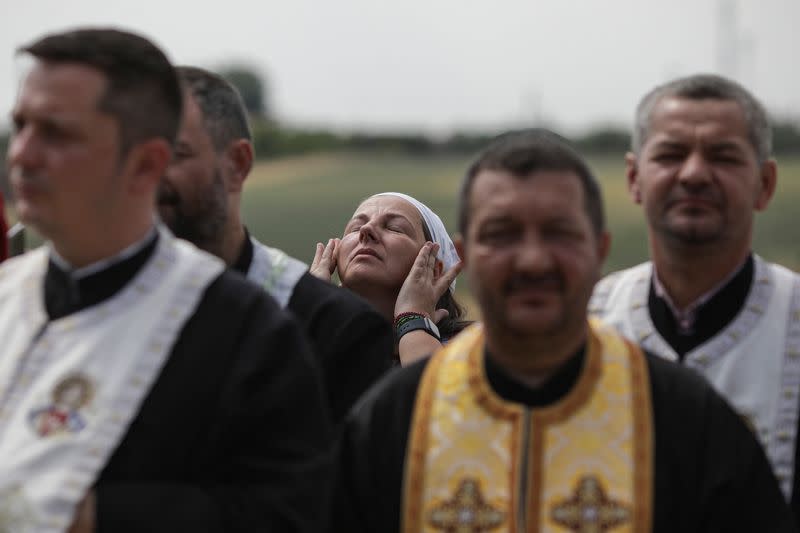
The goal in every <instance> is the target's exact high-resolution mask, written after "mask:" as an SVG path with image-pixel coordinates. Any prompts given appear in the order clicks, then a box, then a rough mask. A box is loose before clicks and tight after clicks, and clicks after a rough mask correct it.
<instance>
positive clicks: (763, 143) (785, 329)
mask: <svg viewBox="0 0 800 533" xmlns="http://www.w3.org/2000/svg"><path fill="white" fill-rule="evenodd" d="M771 145H772V134H771V130H770V126H769V121H768V119H767V113H766V111H765V110H764V107H763V106H762V105H761V103H760V102H759V101H758V100H757V99H756V98H755V97H754V96H753V95H752V94H750V93H749V92H748V91H747V90H746V89H745V88H743V87H742V86H740V85H739V84H737V83H735V82H733V81H730V80H727V79H725V78H722V77H719V76H714V75H695V76H690V77H687V78H680V79H677V80H673V81H670V82H668V83H666V84H664V85H661V86H659V87H656V88H655V89H653V90H652V91H650V92H649V93H648V94H647V95H646V96H645V97H644V98H643V99H642V101H641V103H640V104H639V106H638V108H637V111H636V120H635V125H634V133H633V139H632V151H631V153H629V154H627V156H626V158H625V160H626V165H627V178H628V190H629V192H630V196H631V199H632V200H633V201H634V202H635V203H637V204H640V205H641V206H642V208H643V210H644V214H645V218H646V221H647V228H648V236H649V241H650V257H651V261H648V262H646V263H643V264H641V265H638V266H635V267H633V268H630V269H627V270H623V271H620V272H616V273H613V274H611V275H609V276H608V277H607V278H606V279H604V280H603V281H601V282H600V283H599V284H598V286H597V288H596V289H595V294H594V297H593V299H592V301H591V303H590V312H591V313H592V314H594V315H596V316H597V317H599V318H601V319H602V320H603V321H605V322H607V323H608V324H611V325H613V326H615V327H616V328H617V329H618V330H619V331H620V332H621V333H623V334H624V335H626V336H627V337H629V338H631V339H633V340H634V341H636V342H639V343H641V344H642V346H643V347H644V348H645V349H647V350H649V351H651V352H653V353H655V354H658V355H660V356H662V357H665V358H667V359H669V360H671V361H678V362H681V363H682V364H684V365H685V366H688V367H690V368H693V369H695V370H697V371H698V372H700V373H701V374H702V375H704V376H705V377H706V378H707V379H708V380H709V381H710V382H711V383H712V385H714V387H715V388H716V390H717V391H718V392H719V393H720V394H722V395H723V396H724V397H725V398H726V399H727V400H728V401H729V402H730V403H731V405H732V406H733V407H734V409H736V411H737V412H738V413H739V414H740V415H742V417H743V418H744V419H745V420H746V421H747V422H748V424H749V425H750V426H751V429H752V430H753V431H754V432H755V433H756V435H757V436H758V437H759V440H760V441H761V443H762V444H763V445H764V448H765V450H766V452H767V456H768V457H769V459H770V462H771V463H772V467H773V469H774V471H775V474H776V476H777V478H778V480H779V482H780V484H781V489H782V490H783V493H784V495H785V496H786V498H787V500H791V502H792V507H793V509H794V512H795V516H796V517H798V518H800V494H798V493H800V476H798V474H797V472H798V471H797V466H798V464H800V455H798V453H800V448H798V446H797V436H798V422H799V420H798V412H800V358H799V357H798V353H800V328H799V327H798V324H800V322H798V317H800V276H798V275H797V274H796V273H794V272H792V271H790V270H788V269H786V268H783V267H782V266H780V265H776V264H773V263H769V262H767V261H765V260H764V259H762V258H761V257H759V256H758V255H757V254H755V253H754V252H753V251H752V238H753V227H754V223H755V221H754V218H755V214H756V212H758V211H763V210H765V209H766V208H767V207H768V205H769V202H770V200H771V198H772V196H773V194H774V192H775V186H776V181H777V165H776V163H775V160H774V159H772V158H771V157H772V156H771V150H772V146H771Z"/></svg>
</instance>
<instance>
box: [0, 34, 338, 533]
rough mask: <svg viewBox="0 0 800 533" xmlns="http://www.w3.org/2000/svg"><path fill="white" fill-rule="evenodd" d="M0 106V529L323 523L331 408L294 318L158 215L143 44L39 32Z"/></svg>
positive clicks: (163, 163)
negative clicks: (6, 252) (6, 113)
mask: <svg viewBox="0 0 800 533" xmlns="http://www.w3.org/2000/svg"><path fill="white" fill-rule="evenodd" d="M23 51H24V52H27V53H29V54H30V55H32V56H33V57H34V59H35V62H34V65H33V67H32V69H31V70H30V72H29V73H28V75H27V76H26V78H25V81H24V82H23V84H22V87H21V90H20V94H19V97H18V100H17V103H16V105H15V108H14V112H13V119H14V127H15V131H14V135H13V137H12V139H11V142H10V145H9V152H8V163H9V168H10V181H11V184H12V187H13V190H14V197H15V207H16V212H17V214H18V216H19V218H20V219H21V220H22V221H24V222H25V223H26V224H27V225H30V226H32V227H34V228H36V229H37V231H39V232H40V233H41V234H42V235H43V236H44V237H46V238H47V239H48V242H47V244H46V246H45V247H42V248H40V249H38V250H34V251H31V252H29V253H27V254H24V255H23V256H21V257H19V258H14V259H11V260H9V261H6V262H5V263H3V265H2V266H1V267H0V295H1V296H0V302H2V305H0V315H2V318H0V337H2V338H3V343H2V346H0V450H2V451H1V452H0V529H2V530H4V531H5V530H9V531H29V530H36V531H65V530H69V531H71V532H75V533H79V532H91V531H113V532H115V533H116V532H124V531H148V532H159V531H164V532H175V531H192V532H203V531H207V532H212V531H216V532H226V533H227V532H234V531H241V532H249V531H309V532H315V531H319V530H320V527H322V524H323V523H324V510H325V508H326V505H325V497H324V496H325V494H326V492H327V491H326V487H327V482H328V479H329V473H330V460H329V446H330V431H331V428H330V421H329V419H328V417H327V414H326V409H325V407H324V389H323V387H322V383H321V378H320V375H319V370H318V368H317V366H316V364H315V362H314V360H313V358H312V355H311V353H310V351H309V347H308V345H307V344H306V342H305V340H304V338H303V336H302V333H301V331H300V329H299V327H298V326H297V325H296V323H295V322H294V321H293V320H292V319H291V317H290V316H289V315H288V314H286V313H285V312H284V311H282V310H281V309H280V308H279V306H278V305H277V303H276V302H275V301H274V300H273V299H272V298H271V297H269V295H267V294H266V293H265V292H264V291H262V290H260V289H259V288H258V287H254V286H253V285H251V284H250V283H248V282H247V281H246V280H244V279H242V278H241V277H240V276H238V275H237V274H235V273H231V272H229V271H226V270H225V268H224V264H223V263H222V262H221V261H219V260H218V259H216V258H214V257H212V256H210V255H209V254H206V253H204V252H201V251H199V250H197V249H196V248H194V247H193V246H191V245H189V244H187V243H184V242H182V241H179V240H178V239H175V238H174V237H173V236H172V235H171V234H170V233H169V231H167V230H166V229H164V228H163V227H159V226H158V225H157V224H156V223H155V221H156V220H157V217H156V213H155V197H156V189H157V186H158V183H159V180H160V178H161V176H162V175H163V173H164V171H165V169H166V167H167V165H168V163H169V161H170V159H171V157H172V143H173V141H174V138H175V135H176V132H177V128H178V124H179V119H180V113H181V107H182V98H181V90H180V85H179V81H178V78H177V75H176V73H175V71H174V69H173V68H172V66H171V65H170V63H169V62H168V60H167V59H166V57H165V56H164V54H163V53H162V52H161V51H160V50H159V49H158V48H157V47H155V46H154V45H153V44H152V43H150V42H149V41H147V40H146V39H143V38H142V37H139V36H137V35H133V34H130V33H126V32H122V31H118V30H110V29H80V30H74V31H70V32H67V33H62V34H53V35H49V36H46V37H44V38H42V39H39V40H37V41H36V42H34V43H32V44H31V45H29V46H27V47H25V48H23Z"/></svg>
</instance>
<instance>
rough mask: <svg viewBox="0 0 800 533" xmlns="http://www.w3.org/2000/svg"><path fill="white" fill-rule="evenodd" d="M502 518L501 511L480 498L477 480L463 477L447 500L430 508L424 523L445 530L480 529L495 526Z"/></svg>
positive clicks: (451, 532) (467, 531) (472, 531)
mask: <svg viewBox="0 0 800 533" xmlns="http://www.w3.org/2000/svg"><path fill="white" fill-rule="evenodd" d="M505 519H506V515H505V513H504V512H502V511H498V510H497V509H495V508H494V507H492V506H491V505H489V504H488V503H486V502H485V501H484V500H483V494H481V489H480V487H479V486H478V482H477V481H476V480H474V479H470V478H467V479H465V480H463V481H462V482H461V484H460V485H459V486H458V490H456V493H455V495H454V496H453V498H452V499H451V500H450V501H447V502H444V503H443V504H442V505H440V506H439V507H436V508H435V509H433V510H432V511H431V514H430V515H429V516H428V523H429V524H430V525H431V526H433V527H434V528H436V529H439V530H442V531H446V532H448V533H483V532H484V531H491V530H492V529H494V528H496V527H498V526H499V525H501V524H502V523H503V522H504V521H505Z"/></svg>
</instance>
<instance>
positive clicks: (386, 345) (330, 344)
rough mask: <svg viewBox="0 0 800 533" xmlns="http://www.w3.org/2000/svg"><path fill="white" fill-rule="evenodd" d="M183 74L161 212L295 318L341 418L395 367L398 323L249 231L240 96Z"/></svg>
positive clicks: (215, 80)
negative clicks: (179, 111)
mask: <svg viewBox="0 0 800 533" xmlns="http://www.w3.org/2000/svg"><path fill="white" fill-rule="evenodd" d="M178 75H179V77H180V79H181V81H182V83H183V86H184V91H185V92H184V102H185V105H184V114H183V119H182V123H181V127H180V130H179V132H178V141H177V145H176V150H175V158H174V160H173V162H172V164H171V165H170V166H169V169H168V171H167V173H166V176H165V177H164V180H163V182H162V184H161V188H160V191H159V195H158V207H159V212H160V213H161V218H162V220H163V221H164V222H165V223H166V224H167V225H168V226H169V227H170V229H172V231H173V232H174V233H175V235H176V236H178V237H181V238H184V239H187V240H189V241H190V242H192V243H194V244H195V245H196V246H198V247H199V248H201V249H203V250H205V251H207V252H209V253H212V254H214V255H216V256H217V257H219V258H221V259H222V260H223V261H225V263H226V264H227V265H228V266H229V267H231V268H233V269H234V270H236V271H238V272H240V273H241V274H242V275H244V276H247V278H248V279H249V280H251V281H253V282H254V283H256V284H257V285H259V286H261V287H263V288H264V289H265V290H266V291H267V292H269V293H270V294H271V295H272V296H273V297H274V298H275V299H276V300H277V301H278V302H279V303H280V304H281V306H282V307H284V308H286V309H288V310H289V311H291V312H292V313H293V314H294V316H295V317H297V319H298V321H299V322H300V323H301V324H302V325H303V327H304V329H305V332H306V334H307V335H308V337H309V338H310V339H311V341H312V343H313V347H314V350H315V352H316V355H317V357H318V359H319V361H320V363H321V364H322V368H323V371H324V377H325V384H326V386H327V389H328V396H329V404H330V407H331V412H332V415H333V418H334V420H335V421H340V420H341V419H342V418H343V417H344V415H345V414H346V413H347V410H348V409H349V408H350V406H351V405H353V403H354V402H355V401H356V399H357V398H358V397H359V396H360V395H361V394H362V393H363V392H364V391H365V390H366V389H367V387H369V386H370V385H371V384H372V383H373V382H375V381H376V380H377V379H378V377H379V376H381V375H382V374H383V373H384V372H385V371H386V370H387V369H388V367H389V364H390V362H391V355H392V350H393V345H394V341H393V338H392V331H391V328H390V326H389V324H388V323H387V322H386V321H385V320H384V319H383V318H382V317H381V316H380V315H379V314H378V312H377V311H376V310H374V309H373V308H372V307H370V306H369V305H368V304H367V303H366V302H365V301H363V300H362V299H361V298H359V297H357V296H356V295H355V294H353V293H351V292H350V291H348V290H345V289H341V288H339V287H335V286H333V285H331V284H330V283H325V282H323V281H321V280H319V279H317V278H316V277H314V276H312V275H311V274H310V273H309V272H308V265H306V264H305V263H303V262H301V261H299V260H297V259H294V258H292V257H289V256H288V255H286V254H285V253H284V252H282V251H281V250H277V249H275V248H270V247H269V246H266V245H265V244H262V243H261V242H259V241H258V240H257V239H256V238H255V237H253V236H251V235H250V234H249V232H248V231H247V228H245V227H244V225H243V223H242V218H241V212H240V209H241V206H240V204H241V196H242V191H243V187H244V181H245V179H246V178H247V176H248V175H249V174H250V171H251V170H252V167H253V155H254V154H253V144H252V142H251V139H252V137H251V133H250V127H249V125H248V122H247V114H246V110H245V107H244V104H243V103H242V100H241V97H240V96H239V93H238V92H237V91H236V89H235V88H234V87H233V86H232V85H231V84H230V83H228V82H227V81H226V80H224V79H222V78H221V77H219V76H217V75H216V74H213V73H211V72H208V71H205V70H203V69H199V68H195V67H179V68H178ZM297 216H298V221H297V222H292V223H302V222H301V221H302V217H303V214H302V213H298V214H297ZM274 229H275V230H276V231H279V228H274Z"/></svg>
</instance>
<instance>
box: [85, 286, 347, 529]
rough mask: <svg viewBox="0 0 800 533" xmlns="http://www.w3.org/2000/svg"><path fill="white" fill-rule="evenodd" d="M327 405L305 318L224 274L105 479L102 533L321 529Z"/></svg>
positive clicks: (327, 468)
mask: <svg viewBox="0 0 800 533" xmlns="http://www.w3.org/2000/svg"><path fill="white" fill-rule="evenodd" d="M324 403H325V399H324V392H323V387H322V383H321V377H320V373H319V369H318V367H317V364H316V361H314V359H313V356H312V355H311V352H310V348H309V346H308V344H307V343H306V341H305V339H304V337H303V335H302V334H301V332H300V329H299V327H298V325H297V324H296V323H295V321H294V320H293V319H292V318H291V317H290V315H289V314H288V313H286V312H284V311H283V310H281V309H280V308H279V307H278V304H277V303H276V302H275V301H274V300H273V299H272V298H271V297H270V296H269V295H268V294H267V293H266V292H265V291H263V290H262V289H260V288H259V287H256V286H255V285H252V284H251V283H249V282H248V281H246V280H245V279H244V278H242V277H241V276H239V275H238V274H236V273H232V272H230V271H226V272H224V273H223V274H222V275H220V277H219V278H218V279H216V280H215V281H214V282H213V283H211V285H209V287H208V288H207V289H206V291H205V293H204V295H203V298H202V300H201V302H200V304H199V306H198V308H197V309H196V311H195V313H194V314H193V316H192V317H191V318H190V319H189V320H188V321H187V323H186V324H185V326H184V328H183V330H182V331H181V333H180V336H179V338H178V340H177V342H176V344H175V346H174V347H173V349H172V352H171V354H170V356H169V359H168V360H167V362H166V364H165V366H164V368H163V369H162V371H161V373H160V375H159V377H158V378H157V380H156V382H155V384H154V385H153V387H152V389H151V391H150V392H149V394H148V395H147V396H146V398H145V400H144V402H143V404H142V406H141V408H140V410H139V413H138V414H137V415H136V417H135V418H134V420H133V422H132V424H131V425H130V427H129V429H128V432H127V433H126V435H125V437H124V438H123V440H122V442H121V443H120V445H119V447H118V448H117V449H116V450H115V452H114V454H113V455H112V457H111V458H110V460H109V462H108V463H107V465H106V468H105V469H104V471H103V472H102V473H101V475H100V478H99V480H98V482H97V484H96V487H95V490H96V494H97V519H98V528H97V531H98V532H114V533H118V532H123V533H125V532H141V531H147V532H164V533H166V532H170V533H174V532H177V531H191V532H193V533H198V532H200V533H204V532H220V533H222V532H225V533H229V532H252V531H304V532H315V533H316V532H318V531H320V530H321V528H322V527H324V526H323V524H324V523H325V521H326V519H325V512H326V511H327V507H328V502H327V501H326V493H327V491H326V489H327V487H328V485H329V483H330V477H331V467H332V465H331V457H330V446H331V431H332V430H331V427H330V421H329V419H328V417H327V410H326V409H325V408H324Z"/></svg>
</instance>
